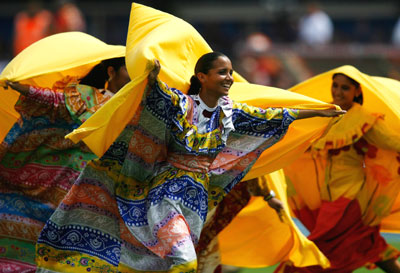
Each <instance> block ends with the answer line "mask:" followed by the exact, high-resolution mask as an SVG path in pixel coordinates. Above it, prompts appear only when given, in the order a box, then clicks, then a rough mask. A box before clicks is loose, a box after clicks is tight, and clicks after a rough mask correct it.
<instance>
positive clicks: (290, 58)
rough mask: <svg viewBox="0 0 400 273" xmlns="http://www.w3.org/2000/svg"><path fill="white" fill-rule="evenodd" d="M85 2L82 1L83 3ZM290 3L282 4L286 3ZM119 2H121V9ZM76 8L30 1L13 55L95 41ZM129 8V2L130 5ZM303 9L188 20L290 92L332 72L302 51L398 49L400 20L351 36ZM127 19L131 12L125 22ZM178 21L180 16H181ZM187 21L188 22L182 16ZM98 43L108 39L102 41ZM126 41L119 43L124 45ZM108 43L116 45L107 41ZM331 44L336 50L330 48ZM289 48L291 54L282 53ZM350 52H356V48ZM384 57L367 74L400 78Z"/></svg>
mask: <svg viewBox="0 0 400 273" xmlns="http://www.w3.org/2000/svg"><path fill="white" fill-rule="evenodd" d="M83 2H84V1H81V3H83ZM137 2H143V3H144V4H147V5H150V6H153V7H154V8H157V9H161V10H164V11H166V12H171V13H173V14H174V12H173V11H172V10H173V9H175V8H176V4H175V5H173V3H172V2H171V5H166V4H165V3H164V4H158V3H157V1H137ZM261 2H263V1H260V3H261ZM264 2H268V1H264ZM289 2H290V1H284V3H286V4H287V3H289ZM49 3H51V4H49ZM121 3H122V2H119V4H121ZM174 3H175V2H174ZM296 3H297V2H296ZM299 3H300V2H298V3H297V4H299ZM77 4H79V3H76V2H74V1H71V0H56V1H51V2H42V1H40V0H29V2H27V4H26V8H25V9H24V10H22V11H20V12H18V13H17V14H16V15H15V16H14V28H13V43H12V52H13V55H14V56H15V55H17V54H18V53H19V52H20V51H21V50H23V49H24V48H25V47H27V46H28V45H30V44H32V43H33V42H35V41H37V40H39V39H41V38H43V37H46V36H48V35H50V34H54V33H59V32H64V31H83V32H88V33H89V34H92V35H95V36H96V37H97V36H98V35H97V33H93V32H96V31H93V29H90V28H88V27H87V22H86V20H85V15H86V14H85V10H81V9H80V8H79V7H78V5H77ZM129 4H130V3H128V2H127V5H129ZM286 4H283V5H286ZM300 5H301V7H302V11H303V12H302V13H296V15H295V16H294V15H293V14H289V12H288V9H287V8H281V9H280V10H277V11H276V12H275V16H274V18H273V19H271V18H269V19H270V20H268V22H267V21H266V22H260V21H257V22H254V23H242V22H234V21H230V20H226V21H224V20H221V21H220V22H211V21H210V22H207V21H203V22H190V21H189V23H192V24H193V25H194V26H195V27H196V28H197V29H198V31H199V32H200V34H202V35H203V36H204V38H205V39H206V40H207V42H208V43H209V44H210V45H211V46H212V48H213V49H214V50H217V51H221V52H225V53H227V54H228V55H229V56H231V58H232V59H233V60H234V63H235V68H236V70H238V72H239V73H241V74H242V75H243V76H244V77H245V78H246V79H247V80H249V81H250V82H253V83H257V84H263V85H272V86H276V87H281V88H288V87H290V86H292V85H293V84H295V83H297V82H299V81H301V80H304V79H305V78H307V77H310V76H311V75H313V74H315V73H318V72H320V71H321V70H323V69H325V70H326V69H329V67H323V69H322V68H321V70H319V71H312V70H313V68H311V67H310V66H307V65H306V64H307V62H308V60H306V58H305V56H304V54H301V53H299V51H300V52H303V53H305V55H310V54H311V55H312V53H315V54H316V56H317V55H318V53H321V52H323V53H324V54H325V55H326V54H327V52H329V51H331V54H335V53H337V56H335V57H338V58H340V55H342V56H341V57H342V58H346V56H345V55H346V54H344V52H345V51H346V50H347V51H349V49H346V50H345V51H341V52H338V49H337V48H336V47H334V46H335V45H343V44H347V45H351V44H353V45H354V44H357V45H368V44H379V45H386V46H390V47H392V48H394V49H395V48H396V47H398V48H400V17H399V19H398V21H397V23H396V22H393V19H392V21H391V22H389V21H386V22H384V23H382V22H380V23H375V22H373V21H368V20H363V19H355V20H354V22H351V26H352V31H348V30H346V29H348V26H349V25H350V23H348V24H347V25H341V24H343V22H335V21H334V20H333V19H332V18H331V16H330V15H329V14H328V12H326V11H325V10H324V8H323V5H322V3H320V2H318V1H314V0H311V1H306V2H301V3H300ZM183 15H184V14H183ZM128 16H129V14H128V12H127V14H126V17H128ZM178 16H180V17H182V15H178ZM183 19H185V18H184V16H183ZM111 21H115V20H112V19H111V20H109V21H107V22H111ZM96 24H97V23H96V22H92V25H96ZM117 24H120V22H116V23H115V24H114V23H113V24H111V23H104V25H102V26H99V28H104V27H106V28H113V30H109V32H110V33H112V35H113V36H118V35H119V36H125V35H126V26H119V27H115V26H116V25H117ZM98 38H100V39H103V40H104V37H98ZM123 40H124V39H122V38H121V41H123ZM0 42H1V41H0ZM105 42H109V43H110V42H111V43H114V41H108V40H107V39H106V40H105ZM332 45H334V46H333V47H332ZM285 46H286V48H288V50H282V48H283V47H285ZM3 47H4V45H3ZM378 49H379V48H378ZM350 50H353V51H354V46H353V47H352V48H350ZM353 53H354V52H353ZM356 53H357V54H358V53H359V52H356ZM357 54H356V55H357ZM371 54H375V53H374V52H372V53H371ZM385 54H386V53H385ZM385 54H384V55H385ZM2 55H3V56H4V55H5V54H4V53H3V54H2ZM375 55H376V54H375ZM378 55H379V54H378ZM386 55H389V57H390V58H391V60H390V61H389V62H388V63H387V64H386V65H383V66H381V67H384V66H385V68H383V69H381V70H383V71H376V72H375V71H368V68H366V70H367V72H370V73H371V74H379V75H381V76H390V77H394V78H397V79H400V74H399V73H398V72H397V68H398V67H400V58H398V57H397V55H398V54H391V53H390V54H389V53H388V54H386ZM386 55H385V56H383V58H384V59H385V58H387V56H386ZM9 57H11V56H9ZM354 64H355V63H354ZM332 65H336V64H332ZM338 65H340V63H339V64H338ZM356 65H357V64H356ZM358 66H359V64H358ZM317 70H318V69H317Z"/></svg>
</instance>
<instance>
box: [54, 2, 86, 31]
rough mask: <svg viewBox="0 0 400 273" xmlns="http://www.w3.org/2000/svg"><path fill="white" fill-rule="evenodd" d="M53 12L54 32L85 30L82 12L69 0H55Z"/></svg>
mask: <svg viewBox="0 0 400 273" xmlns="http://www.w3.org/2000/svg"><path fill="white" fill-rule="evenodd" d="M57 4H58V8H57V11H56V13H55V23H56V32H66V31H82V32H85V31H86V21H85V18H84V17H83V14H82V12H81V11H80V10H79V8H78V7H77V6H76V5H75V3H74V2H73V1H70V0H57Z"/></svg>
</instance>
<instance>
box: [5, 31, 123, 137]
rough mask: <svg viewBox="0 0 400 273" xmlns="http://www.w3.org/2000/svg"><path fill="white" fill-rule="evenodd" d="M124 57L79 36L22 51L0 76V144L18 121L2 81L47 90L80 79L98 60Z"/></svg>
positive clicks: (15, 94) (65, 36)
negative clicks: (60, 83)
mask: <svg viewBox="0 0 400 273" xmlns="http://www.w3.org/2000/svg"><path fill="white" fill-rule="evenodd" d="M124 55H125V47H124V46H114V45H108V44H106V43H104V42H102V41H100V40H99V39H97V38H95V37H93V36H91V35H88V34H85V33H82V32H66V33H60V34H55V35H52V36H49V37H46V38H44V39H42V40H40V41H37V42H36V43H34V44H32V45H30V46H29V47H28V48H26V49H24V50H23V51H22V52H21V53H20V54H18V55H17V56H16V57H15V58H14V59H12V61H11V62H10V63H9V64H8V65H7V66H6V67H5V68H4V70H3V71H2V73H1V75H0V92H1V94H2V99H1V101H0V122H1V127H0V140H3V138H4V137H5V135H6V134H7V133H8V131H9V130H10V128H11V127H12V126H13V125H14V123H15V122H16V121H17V120H18V118H19V114H18V113H17V112H16V111H15V109H14V105H15V103H16V102H17V100H18V97H19V93H18V92H16V91H14V90H12V89H11V88H8V89H7V90H5V89H4V87H3V86H4V81H5V80H10V81H20V82H21V83H23V84H31V85H34V86H40V87H48V88H51V87H52V86H53V84H54V83H55V82H56V81H58V80H61V79H62V78H64V77H65V76H67V75H68V76H80V77H82V76H84V75H86V73H87V72H89V71H90V69H91V68H92V67H93V66H95V65H96V64H97V63H99V62H100V61H101V60H104V59H110V58H116V57H123V56H124Z"/></svg>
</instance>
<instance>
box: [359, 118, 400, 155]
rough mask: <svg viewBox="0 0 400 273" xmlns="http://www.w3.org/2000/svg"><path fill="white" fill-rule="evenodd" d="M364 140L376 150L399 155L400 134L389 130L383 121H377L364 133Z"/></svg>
mask: <svg viewBox="0 0 400 273" xmlns="http://www.w3.org/2000/svg"><path fill="white" fill-rule="evenodd" d="M364 138H365V140H366V141H368V142H369V143H371V144H373V145H375V146H377V147H378V148H381V149H385V150H392V151H396V152H398V153H400V134H399V132H395V131H393V130H392V129H390V128H389V127H388V126H387V125H386V124H385V121H384V119H378V120H377V121H376V123H375V124H374V126H372V128H371V129H370V130H368V131H367V132H366V133H365V135H364Z"/></svg>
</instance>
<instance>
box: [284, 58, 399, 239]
mask: <svg viewBox="0 0 400 273" xmlns="http://www.w3.org/2000/svg"><path fill="white" fill-rule="evenodd" d="M335 73H343V74H345V75H347V76H349V77H350V78H352V79H354V80H355V81H357V82H358V83H360V86H361V90H362V94H363V105H362V107H363V108H364V109H366V110H368V111H369V112H373V113H380V114H383V115H384V120H385V125H386V126H387V127H388V128H390V129H392V131H393V132H398V134H400V108H399V105H400V91H399V90H400V81H397V80H393V79H389V78H384V77H375V76H370V75H367V74H365V73H362V72H360V71H359V70H358V69H357V68H355V67H353V66H350V65H345V66H341V67H338V68H335V69H332V70H330V71H327V72H325V73H322V74H320V75H317V76H315V77H313V78H311V79H309V80H307V81H304V82H302V83H300V84H298V85H296V86H294V87H292V88H291V89H290V90H292V91H294V92H297V93H299V94H303V95H306V96H310V97H313V98H316V99H320V100H322V101H331V100H332V98H331V97H332V96H331V91H330V87H331V84H332V76H333V75H334V74H335ZM327 137H329V135H327ZM338 137H339V136H338ZM350 137H351V136H350ZM331 141H332V140H331ZM399 158H400V157H399ZM314 193H315V194H311V191H307V202H309V203H312V204H318V203H319V202H320V198H321V197H320V196H319V194H317V191H314ZM399 213H400V195H398V196H397V199H396V201H395V202H394V205H393V207H392V213H391V214H390V215H389V216H388V217H386V218H384V219H383V220H382V222H381V230H382V231H385V232H393V233H400V217H399V216H400V215H399Z"/></svg>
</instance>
